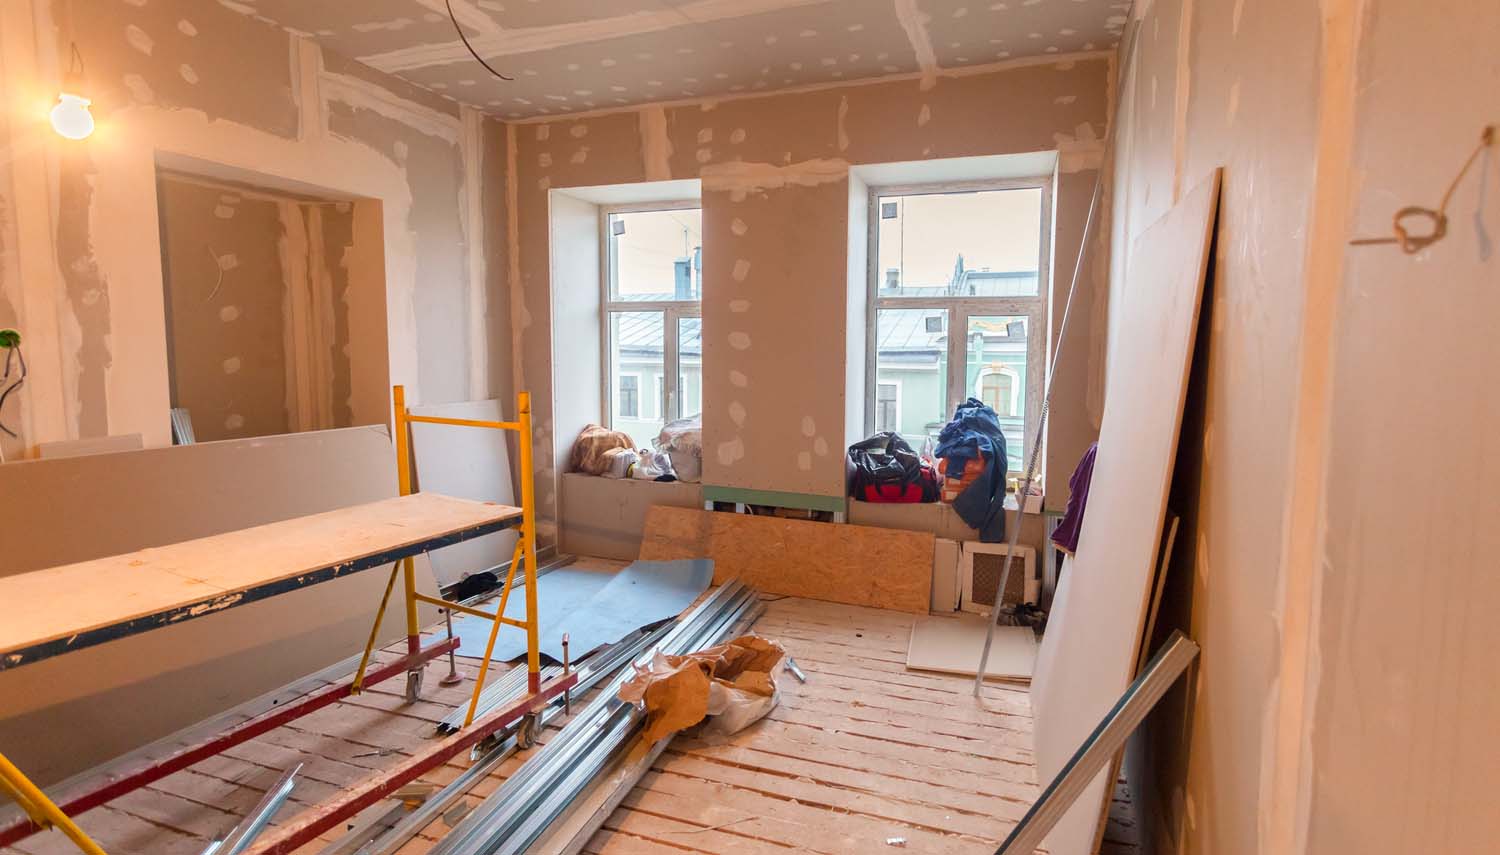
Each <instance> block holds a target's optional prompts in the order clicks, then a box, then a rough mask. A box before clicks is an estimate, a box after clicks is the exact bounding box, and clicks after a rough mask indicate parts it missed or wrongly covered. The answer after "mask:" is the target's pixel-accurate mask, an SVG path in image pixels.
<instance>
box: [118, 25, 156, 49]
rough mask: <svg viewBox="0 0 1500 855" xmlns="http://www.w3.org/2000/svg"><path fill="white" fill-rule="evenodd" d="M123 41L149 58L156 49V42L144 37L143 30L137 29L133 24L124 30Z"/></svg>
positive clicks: (144, 32) (146, 36)
mask: <svg viewBox="0 0 1500 855" xmlns="http://www.w3.org/2000/svg"><path fill="white" fill-rule="evenodd" d="M125 41H126V43H128V44H129V45H130V46H131V47H133V48H135V49H136V50H138V51H140V52H141V53H143V54H145V55H146V56H150V55H151V52H152V51H153V50H155V49H156V42H154V41H152V40H151V37H150V36H148V35H146V31H145V30H143V29H141V28H140V27H137V26H136V25H135V24H131V25H130V26H128V27H126V28H125Z"/></svg>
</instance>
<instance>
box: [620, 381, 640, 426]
mask: <svg viewBox="0 0 1500 855" xmlns="http://www.w3.org/2000/svg"><path fill="white" fill-rule="evenodd" d="M616 415H618V416H619V417H620V418H622V419H638V418H640V416H641V375H639V374H621V375H620V397H619V410H618V411H617V412H616Z"/></svg>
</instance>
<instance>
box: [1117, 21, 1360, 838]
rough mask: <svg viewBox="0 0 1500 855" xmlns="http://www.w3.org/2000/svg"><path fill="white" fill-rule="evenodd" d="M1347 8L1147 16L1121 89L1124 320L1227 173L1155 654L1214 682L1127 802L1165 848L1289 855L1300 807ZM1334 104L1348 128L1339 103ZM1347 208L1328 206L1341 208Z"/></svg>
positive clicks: (1157, 731)
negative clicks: (1286, 749)
mask: <svg viewBox="0 0 1500 855" xmlns="http://www.w3.org/2000/svg"><path fill="white" fill-rule="evenodd" d="M1348 5H1349V4H1342V3H1339V4H1330V5H1326V6H1319V5H1318V4H1308V3H1302V2H1296V0H1262V2H1257V3H1240V2H1235V0H1193V2H1191V3H1185V2H1183V0H1156V2H1153V3H1151V4H1150V6H1149V8H1148V9H1145V10H1144V17H1143V19H1142V21H1141V24H1140V43H1139V48H1138V50H1139V55H1138V57H1137V59H1138V61H1137V62H1136V64H1135V68H1134V70H1133V71H1131V72H1130V73H1129V76H1128V78H1127V79H1125V80H1122V81H1121V83H1120V86H1119V97H1120V101H1121V103H1122V109H1123V110H1124V112H1123V113H1122V116H1121V119H1120V123H1119V127H1120V136H1119V142H1120V148H1119V151H1118V152H1117V157H1116V158H1115V161H1116V162H1115V164H1114V168H1115V171H1116V180H1115V181H1114V183H1113V186H1112V188H1111V199H1110V201H1111V209H1112V213H1113V218H1114V219H1113V222H1114V223H1115V224H1116V226H1117V228H1116V229H1115V233H1116V239H1115V240H1114V241H1113V242H1112V264H1111V276H1112V284H1111V294H1110V300H1111V305H1112V307H1118V306H1119V305H1120V301H1121V300H1128V299H1129V294H1128V290H1127V287H1126V282H1127V281H1128V280H1127V277H1128V275H1129V273H1130V268H1131V266H1132V264H1133V262H1132V259H1131V251H1132V246H1133V242H1134V240H1135V238H1136V237H1137V236H1138V235H1139V234H1140V233H1141V232H1142V231H1143V230H1144V229H1145V228H1146V227H1147V226H1148V225H1149V224H1150V223H1151V222H1152V221H1153V220H1154V219H1155V218H1156V217H1157V216H1159V215H1160V213H1161V212H1162V211H1163V210H1165V208H1166V207H1168V206H1170V205H1171V204H1172V201H1173V199H1174V198H1176V196H1174V186H1175V187H1176V193H1177V194H1178V195H1180V193H1181V192H1183V191H1184V190H1186V189H1187V188H1189V187H1191V186H1193V185H1194V184H1195V183H1196V182H1198V181H1200V180H1202V179H1203V178H1204V177H1205V176H1207V175H1208V174H1209V173H1210V172H1211V171H1212V170H1214V169H1216V168H1219V167H1223V170H1224V173H1223V174H1224V179H1223V188H1222V202H1221V205H1220V216H1219V235H1218V247H1219V249H1218V252H1217V254H1216V257H1215V259H1214V265H1213V281H1212V282H1211V283H1210V285H1209V297H1207V298H1206V299H1207V300H1209V303H1208V304H1207V305H1210V306H1211V309H1210V310H1209V315H1210V320H1211V326H1205V327H1203V328H1202V329H1201V330H1200V337H1201V339H1200V343H1199V344H1200V348H1199V350H1200V353H1201V354H1204V356H1205V364H1204V365H1203V366H1202V368H1201V372H1202V382H1201V387H1198V388H1201V390H1202V393H1203V395H1202V397H1203V400H1202V402H1201V404H1200V405H1198V407H1197V409H1199V410H1200V412H1199V413H1198V414H1196V415H1195V416H1194V422H1193V423H1192V424H1191V425H1190V424H1187V423H1185V424H1184V432H1183V438H1182V442H1183V444H1184V446H1188V447H1189V452H1190V454H1189V458H1190V459H1189V460H1186V461H1179V471H1180V472H1181V473H1182V474H1183V476H1184V480H1186V481H1187V482H1189V483H1186V484H1184V485H1183V490H1182V495H1181V498H1180V501H1179V500H1178V499H1177V497H1174V503H1173V506H1172V507H1173V510H1174V511H1176V512H1177V513H1179V514H1180V515H1181V516H1182V525H1181V529H1180V531H1179V536H1178V542H1177V548H1176V553H1177V555H1176V557H1175V559H1174V565H1173V566H1172V567H1171V569H1170V571H1169V573H1168V579H1167V587H1166V590H1165V591H1164V593H1163V599H1162V612H1161V617H1160V620H1159V624H1158V630H1157V633H1156V638H1155V645H1158V646H1159V645H1160V644H1161V643H1162V642H1163V641H1165V639H1166V638H1167V636H1168V635H1169V634H1170V632H1171V631H1172V630H1173V629H1182V630H1183V631H1184V632H1185V633H1187V634H1188V635H1189V636H1190V637H1191V638H1193V639H1194V641H1196V642H1197V643H1198V644H1200V645H1201V646H1202V648H1203V658H1202V662H1203V666H1202V667H1201V668H1198V669H1195V671H1194V672H1193V675H1194V676H1193V679H1194V680H1195V681H1196V683H1195V684H1194V685H1192V686H1185V687H1183V688H1179V689H1175V690H1173V691H1172V692H1170V693H1168V695H1167V696H1166V697H1165V698H1164V699H1163V701H1162V702H1161V704H1159V705H1158V707H1157V709H1156V710H1155V711H1154V712H1153V714H1152V715H1151V716H1150V717H1149V718H1148V719H1147V721H1146V722H1145V724H1144V725H1143V726H1142V732H1141V735H1140V737H1139V738H1138V739H1136V740H1133V742H1132V744H1131V754H1130V758H1129V762H1128V763H1127V768H1128V769H1129V770H1145V771H1146V772H1147V773H1148V774H1147V775H1146V776H1145V777H1137V776H1132V792H1133V794H1134V796H1135V797H1136V799H1137V805H1138V806H1139V808H1140V810H1141V818H1142V827H1143V828H1144V830H1145V831H1146V832H1147V834H1148V835H1149V836H1150V837H1151V838H1152V842H1153V844H1154V847H1155V848H1156V849H1157V850H1158V851H1179V852H1212V853H1215V855H1221V853H1222V855H1252V853H1259V852H1265V851H1292V850H1291V849H1290V845H1291V844H1290V842H1284V843H1282V842H1277V841H1274V840H1272V839H1270V838H1266V837H1264V834H1265V829H1266V828H1267V827H1269V824H1270V820H1269V819H1268V817H1270V816H1272V815H1273V814H1274V813H1276V812H1278V811H1283V810H1284V811H1288V812H1295V811H1296V810H1297V809H1298V808H1297V807H1296V805H1295V799H1293V798H1291V797H1282V796H1275V795H1272V793H1273V792H1274V791H1273V789H1272V785H1271V783H1270V781H1271V776H1272V774H1273V773H1274V767H1275V762H1276V761H1275V760H1274V756H1275V750H1274V743H1273V740H1274V738H1275V737H1274V733H1273V730H1274V722H1275V715H1276V714H1275V705H1276V703H1277V702H1278V698H1279V697H1281V696H1282V695H1283V694H1285V693H1287V692H1296V691H1297V685H1296V684H1297V683H1298V677H1297V675H1295V674H1287V675H1286V676H1279V671H1280V668H1279V664H1278V660H1279V659H1280V657H1281V656H1282V655H1283V653H1284V652H1286V645H1288V644H1291V643H1293V638H1291V637H1289V636H1285V635H1283V632H1284V631H1285V630H1284V623H1285V621H1287V620H1290V619H1291V617H1292V615H1293V614H1294V613H1295V612H1296V611H1298V610H1303V609H1305V607H1306V602H1305V600H1304V601H1303V602H1302V603H1301V604H1293V603H1292V602H1291V601H1287V602H1285V603H1284V602H1283V597H1284V596H1286V595H1288V594H1290V592H1291V591H1293V590H1294V588H1293V587H1290V585H1291V583H1290V582H1289V581H1288V580H1287V579H1286V578H1285V577H1284V576H1283V575H1282V574H1283V566H1284V565H1283V562H1284V555H1283V550H1284V546H1285V542H1284V537H1285V536H1286V532H1287V526H1288V523H1287V517H1288V513H1289V512H1288V504H1287V503H1288V496H1289V490H1290V489H1291V485H1292V483H1293V481H1294V475H1293V473H1296V472H1304V471H1305V472H1315V471H1317V469H1318V467H1320V466H1321V461H1320V460H1318V459H1313V460H1306V459H1303V460H1298V459H1296V454H1295V453H1294V452H1295V451H1296V445H1295V444H1294V437H1295V436H1296V434H1297V432H1298V431H1299V430H1300V429H1301V428H1300V427H1299V423H1298V422H1299V419H1300V418H1304V416H1299V412H1307V411H1308V407H1307V404H1306V403H1305V402H1304V399H1303V395H1304V394H1312V395H1313V396H1316V392H1315V391H1312V390H1314V388H1315V384H1313V383H1311V382H1310V380H1311V379H1312V378H1313V377H1314V376H1315V374H1316V372H1317V371H1318V368H1317V363H1318V362H1319V361H1320V360H1321V359H1322V357H1318V358H1316V359H1313V360H1312V364H1311V365H1310V366H1303V365H1299V362H1301V361H1302V360H1303V359H1304V357H1303V356H1299V354H1302V353H1306V354H1314V355H1316V354H1317V353H1318V351H1319V348H1320V346H1326V342H1327V341H1328V340H1329V334H1328V333H1327V332H1326V330H1323V331H1319V330H1318V329H1317V328H1316V327H1313V328H1309V329H1311V330H1312V332H1311V334H1310V335H1309V333H1308V332H1306V331H1305V329H1304V325H1305V324H1308V323H1311V322H1312V316H1311V315H1308V314H1307V312H1308V308H1307V306H1308V303H1309V301H1310V300H1312V299H1314V298H1313V295H1314V294H1315V293H1316V291H1317V289H1316V288H1315V287H1313V286H1312V285H1311V284H1310V283H1309V281H1308V279H1307V275H1308V274H1307V271H1306V269H1305V268H1306V265H1307V261H1306V259H1307V256H1308V252H1309V247H1310V246H1311V244H1312V241H1311V240H1310V238H1309V234H1310V229H1309V217H1310V213H1311V211H1312V209H1313V202H1314V199H1315V198H1316V197H1317V194H1318V193H1320V192H1322V190H1321V175H1322V173H1323V171H1325V170H1332V171H1338V170H1340V169H1342V168H1343V167H1342V166H1340V165H1339V164H1340V163H1342V162H1343V161H1344V160H1346V158H1344V157H1342V156H1339V155H1337V154H1335V155H1334V156H1333V157H1332V158H1331V160H1330V162H1328V163H1325V164H1324V165H1323V166H1322V167H1320V166H1319V164H1318V159H1319V158H1320V157H1322V156H1323V155H1320V154H1319V147H1320V146H1319V137H1320V133H1321V129H1320V121H1321V120H1320V111H1321V110H1323V109H1324V107H1325V105H1324V104H1323V100H1322V96H1321V95H1320V83H1321V80H1320V75H1331V76H1333V77H1335V78H1336V77H1337V76H1339V75H1341V74H1344V73H1347V70H1346V69H1342V68H1341V67H1340V65H1339V64H1338V63H1339V62H1340V61H1339V59H1338V52H1337V51H1336V50H1332V48H1331V46H1330V45H1331V43H1329V44H1325V43H1324V42H1322V41H1321V39H1324V38H1325V37H1327V36H1328V34H1329V33H1333V32H1338V31H1339V30H1341V29H1344V28H1351V29H1353V28H1355V27H1354V25H1352V24H1350V23H1349V20H1350V18H1351V16H1352V15H1353V11H1352V10H1351V9H1350V8H1348ZM1324 13H1326V15H1327V17H1324ZM1268 57H1270V58H1274V59H1273V60H1271V61H1268ZM1325 61H1327V62H1329V63H1332V65H1330V66H1329V67H1327V68H1325V67H1324V64H1323V63H1324V62H1325ZM1126 64H1128V61H1122V67H1123V65H1126ZM1331 85H1332V86H1333V87H1334V90H1337V89H1338V88H1339V87H1340V84H1339V83H1337V82H1335V83H1333V84H1331ZM1334 90H1331V91H1334ZM1326 107H1327V109H1328V110H1330V111H1332V112H1328V113H1326V115H1335V114H1336V112H1337V110H1336V109H1335V107H1336V105H1332V104H1330V105H1326ZM1335 192H1336V193H1337V191H1335ZM1337 195H1338V199H1337V201H1334V202H1332V203H1331V204H1333V205H1334V206H1335V207H1338V208H1342V206H1343V201H1342V193H1337ZM1325 239H1326V240H1335V241H1336V240H1340V239H1341V236H1337V235H1335V236H1329V237H1327V238H1325ZM1118 317H1119V313H1118V312H1113V311H1112V312H1111V314H1110V319H1111V323H1110V347H1111V349H1112V350H1114V349H1117V348H1119V347H1120V346H1122V345H1123V344H1124V343H1126V342H1128V341H1129V340H1130V338H1131V337H1132V336H1133V335H1134V333H1133V331H1131V330H1130V329H1129V328H1128V327H1125V326H1123V325H1122V324H1118V323H1116V322H1115V321H1116V320H1117V319H1118ZM1304 337H1306V338H1307V340H1306V341H1304ZM1108 365H1109V373H1110V374H1114V373H1118V372H1122V371H1126V372H1128V371H1130V370H1132V366H1131V365H1130V364H1129V363H1128V362H1127V361H1124V360H1121V359H1119V358H1118V357H1117V356H1116V355H1114V354H1111V356H1110V357H1109V360H1108ZM1309 372H1310V373H1309ZM1304 390H1307V392H1304ZM1195 394H1196V392H1195ZM1321 432H1322V428H1321V427H1316V426H1314V427H1313V428H1311V430H1310V431H1308V432H1307V433H1309V434H1311V435H1320V434H1321ZM1310 560H1312V561H1315V562H1320V561H1321V560H1322V556H1321V555H1318V556H1316V557H1311V558H1310ZM1288 681H1289V682H1288ZM1287 738H1288V739H1290V740H1291V744H1294V745H1295V743H1296V741H1297V739H1298V737H1297V736H1295V735H1291V734H1289V735H1288V736H1287ZM1290 774H1291V775H1292V776H1293V778H1295V777H1296V776H1297V775H1299V774H1301V773H1300V772H1298V771H1296V770H1292V771H1291V772H1290Z"/></svg>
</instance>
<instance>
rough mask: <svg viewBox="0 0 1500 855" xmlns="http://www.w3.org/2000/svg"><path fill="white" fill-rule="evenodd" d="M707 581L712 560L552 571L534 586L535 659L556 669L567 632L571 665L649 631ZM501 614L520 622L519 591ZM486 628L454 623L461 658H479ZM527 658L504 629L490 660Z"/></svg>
mask: <svg viewBox="0 0 1500 855" xmlns="http://www.w3.org/2000/svg"><path fill="white" fill-rule="evenodd" d="M713 576H714V565H713V561H711V560H709V559H705V558H694V559H688V560H683V561H637V562H635V563H633V564H631V565H629V566H627V567H625V568H624V569H622V570H620V571H619V572H617V573H611V572H609V571H607V570H587V569H583V568H576V567H561V568H558V569H556V570H553V571H552V572H550V573H547V574H545V575H544V576H542V577H541V578H540V579H538V580H537V612H538V613H539V614H540V623H541V626H540V629H541V640H540V648H541V653H542V655H543V656H546V657H550V658H551V659H552V660H554V661H557V662H561V661H562V637H563V634H564V633H567V635H568V636H569V638H568V647H569V650H570V652H571V655H572V656H573V657H574V658H575V659H576V658H578V657H580V656H582V655H583V654H584V653H586V652H588V651H590V650H593V649H594V648H596V647H598V646H600V645H601V644H610V643H612V642H615V641H619V640H620V639H621V638H623V637H625V636H626V635H628V634H629V633H630V632H632V631H633V630H636V629H639V628H640V627H643V626H646V625H647V624H652V623H656V622H657V621H661V620H665V619H667V618H672V617H677V616H678V615H679V614H681V613H682V612H683V610H685V609H686V608H687V607H688V606H690V605H692V604H693V602H694V601H695V600H697V599H698V597H699V596H700V595H702V593H703V592H704V591H706V590H708V586H709V584H710V583H711V582H712V581H713ZM498 605H499V601H498V600H491V601H490V602H488V603H486V604H483V605H482V606H481V607H482V608H491V609H492V608H495V607H496V606H498ZM505 614H506V616H507V617H512V618H516V619H520V618H522V617H524V616H525V614H526V592H525V589H524V588H523V587H519V586H518V587H517V588H516V589H515V590H514V591H513V592H512V593H511V596H510V602H508V603H507V604H506V608H505ZM490 626H491V623H490V621H488V620H485V619H484V618H478V617H472V616H468V615H459V616H455V617H454V618H453V634H454V635H456V636H458V637H459V638H460V639H461V640H462V643H461V646H460V647H459V650H458V652H459V654H460V655H464V656H474V657H478V656H482V655H483V654H484V646H485V643H486V642H487V641H488V640H489V634H490ZM525 655H526V635H525V633H524V632H523V631H522V630H520V629H517V628H516V627H511V626H502V627H501V628H500V635H499V637H498V638H497V639H496V640H495V650H494V652H493V653H492V654H491V655H490V658H491V659H493V660H496V661H500V662H509V661H511V660H514V659H519V658H521V657H523V656H525Z"/></svg>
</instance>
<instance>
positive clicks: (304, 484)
mask: <svg viewBox="0 0 1500 855" xmlns="http://www.w3.org/2000/svg"><path fill="white" fill-rule="evenodd" d="M394 459H395V453H394V450H393V449H392V447H391V441H390V434H389V432H388V431H387V430H386V429H385V428H383V427H361V428H348V429H344V430H335V431H322V432H316V433H302V434H290V435H286V436H278V437H263V438H255V439H246V440H231V441H226V442H212V443H200V444H197V445H185V446H176V447H170V448H157V449H147V450H144V451H131V452H121V453H117V454H102V455H92V456H88V457H77V458H62V459H57V460H37V461H28V462H22V463H11V464H6V465H5V466H0V516H3V517H4V518H5V519H6V520H7V524H6V532H7V534H6V540H5V558H4V561H3V562H0V574H3V575H7V576H8V575H12V574H15V573H21V572H26V571H29V570H37V569H42V568H45V567H52V566H56V565H59V564H70V563H74V562H79V561H88V560H92V559H96V558H102V557H105V556H109V555H117V554H120V553H124V552H132V551H135V550H138V549H145V548H147V547H152V546H159V545H163V544H168V543H177V542H180V541H183V540H189V539H193V538H198V537H205V536H208V535H213V534H220V533H223V532H227V531H232V530H236V529H240V528H247V527H250V526H255V525H262V524H265V523H269V522H275V521H277V520H283V519H289V518H291V517H296V516H302V515H306V514H312V513H318V512H321V511H326V510H331V509H334V508H339V507H346V506H348V505H353V504H359V503H362V502H369V501H375V500H378V499H384V498H388V497H390V496H394V495H396V470H395V465H394ZM59 509H66V512H65V513H59ZM419 564H420V565H421V570H422V572H420V573H419V574H418V578H419V579H420V580H421V581H422V587H423V588H424V589H426V590H427V591H428V592H429V593H434V592H435V590H436V586H435V585H434V584H433V583H432V577H431V574H430V572H429V571H428V570H427V565H426V562H425V561H422V560H419ZM384 585H385V574H384V573H381V572H379V571H372V572H368V573H361V574H358V575H355V576H351V577H348V578H345V579H340V580H337V581H334V582H328V583H326V584H323V585H318V586H315V587H313V588H308V589H305V590H303V591H298V592H295V593H291V594H286V595H283V596H279V597H274V598H271V599H269V600H263V601H261V602H258V603H253V604H251V605H248V606H243V607H240V608H237V609H231V610H229V611H227V612H224V613H221V614H218V615H213V616H210V617H205V618H201V619H199V620H196V621H189V622H187V623H184V624H179V625H177V626H172V627H167V628H164V629H161V630H157V631H155V632H150V633H145V634H143V635H138V636H134V637H131V638H128V639H123V640H121V641H118V642H111V643H109V644H104V645H100V646H97V647H92V648H89V649H87V650H80V651H77V652H74V653H70V654H67V655H64V656H58V657H55V658H53V659H49V660H46V661H44V662H39V663H36V664H34V665H28V666H26V667H23V668H17V669H13V670H9V671H6V672H4V673H3V674H0V745H3V746H5V752H6V754H7V756H9V757H10V758H11V759H12V760H13V761H14V762H16V763H17V764H19V765H20V767H21V768H22V769H24V770H26V772H27V773H28V774H30V775H32V776H34V777H35V778H36V779H37V780H38V781H39V782H42V783H50V782H55V781H58V780H61V779H62V778H65V777H67V776H68V775H71V774H73V773H76V772H79V771H81V770H83V769H87V768H89V767H91V766H93V765H95V764H97V763H100V762H102V761H104V760H107V759H109V758H111V757H114V756H116V755H119V754H122V753H124V752H126V751H129V750H130V749H133V748H136V747H138V746H140V745H143V744H145V743H147V742H150V741H152V740H154V739H157V738H160V737H162V736H165V735H166V734H168V733H171V732H173V731H175V730H177V729H179V728H182V727H185V726H187V725H189V724H192V723H194V722H197V721H199V720H201V719H204V718H206V717H208V716H211V715H214V714H216V713H218V712H220V711H222V710H225V709H228V708H229V707H232V706H234V705H235V704H238V703H240V702H242V701H245V700H248V699H249V698H252V697H255V696H257V695H259V694H262V693H264V692H267V691H270V690H271V689H274V688H276V687H278V686H281V685H283V684H285V683H287V682H289V681H291V680H293V679H296V678H298V677H301V676H303V675H305V674H310V673H312V672H314V671H317V670H319V669H320V668H323V667H326V666H328V665H331V664H333V663H335V662H338V661H341V660H343V659H344V658H346V657H348V656H350V655H351V654H353V653H355V652H357V651H358V650H359V648H360V647H361V646H363V644H364V641H365V639H366V637H367V636H368V634H369V631H370V623H371V621H372V620H373V618H374V612H375V609H376V605H377V604H378V603H379V601H380V594H381V591H382V589H383V588H384ZM427 617H430V615H428V616H427ZM384 626H385V627H386V630H385V632H384V633H383V637H385V638H387V639H392V640H393V639H395V638H396V637H398V636H400V635H401V634H402V633H403V632H404V623H403V620H402V616H401V607H400V605H399V603H392V605H391V607H390V608H389V610H388V611H387V614H386V617H385V620H384ZM59 733H66V734H68V735H69V738H68V740H67V742H66V743H61V742H59V741H58V740H57V739H56V734H59Z"/></svg>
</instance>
